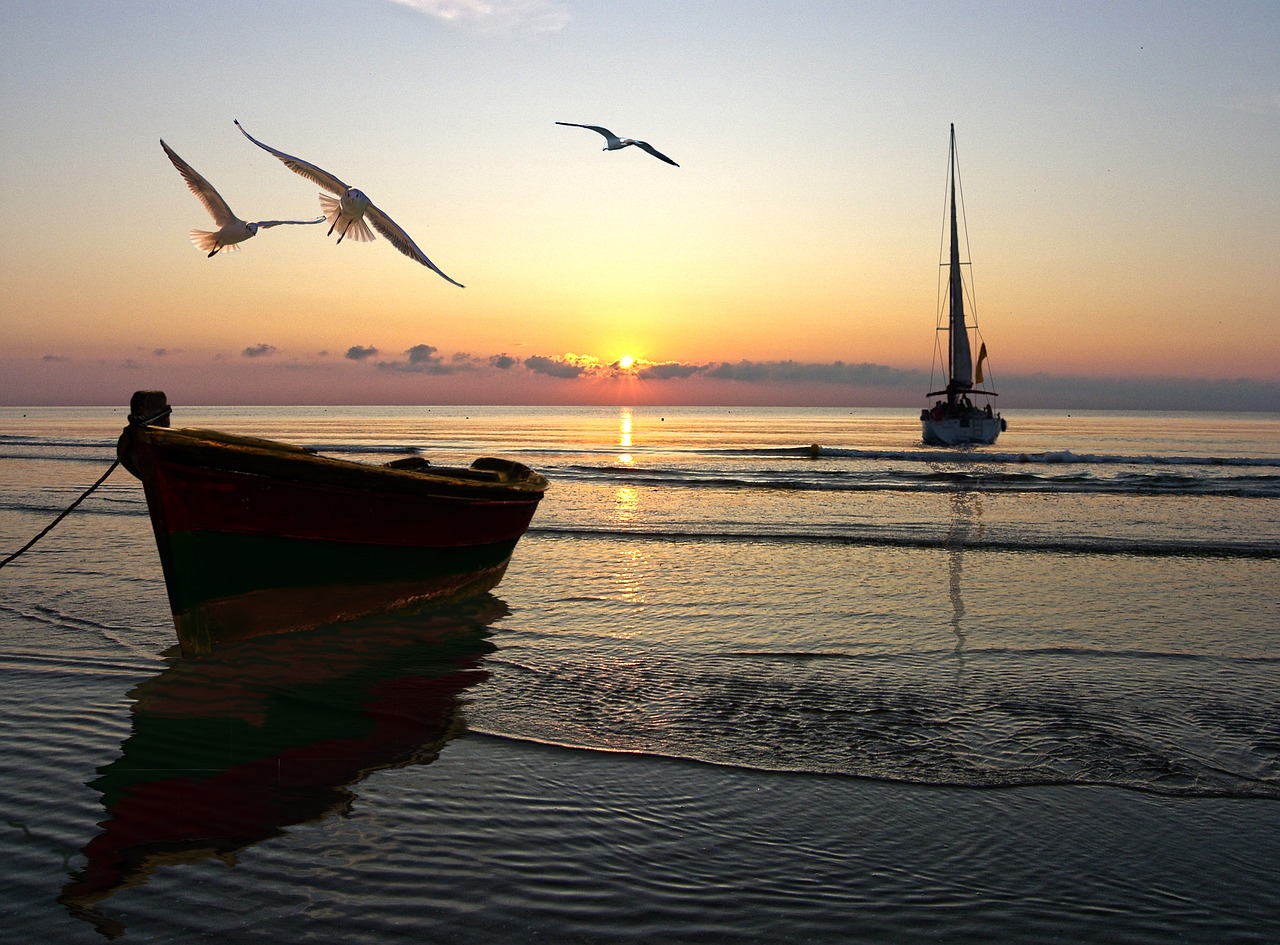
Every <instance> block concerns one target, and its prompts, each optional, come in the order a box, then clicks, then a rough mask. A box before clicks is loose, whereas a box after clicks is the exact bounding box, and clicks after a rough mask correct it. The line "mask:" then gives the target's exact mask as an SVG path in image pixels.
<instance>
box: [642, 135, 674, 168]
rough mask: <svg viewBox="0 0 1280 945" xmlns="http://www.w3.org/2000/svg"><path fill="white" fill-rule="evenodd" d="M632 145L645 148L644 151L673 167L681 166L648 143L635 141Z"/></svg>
mask: <svg viewBox="0 0 1280 945" xmlns="http://www.w3.org/2000/svg"><path fill="white" fill-rule="evenodd" d="M632 144H634V145H635V146H636V147H637V148H644V150H646V151H648V152H649V153H650V154H652V155H653V156H654V157H656V158H657V159H658V160H659V161H666V162H667V163H668V164H670V165H672V166H673V167H679V166H680V165H679V164H677V163H676V162H675V161H673V160H671V158H669V157H667V156H666V155H665V154H663V153H662V152H661V151H659V150H658V149H657V148H655V147H654V146H653V145H651V144H650V143H649V142H648V141H633V142H632Z"/></svg>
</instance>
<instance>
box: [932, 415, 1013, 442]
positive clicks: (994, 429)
mask: <svg viewBox="0 0 1280 945" xmlns="http://www.w3.org/2000/svg"><path fill="white" fill-rule="evenodd" d="M920 426H921V432H922V433H923V435H924V441H925V442H926V443H928V444H929V445H930V446H965V445H967V444H972V445H975V446H989V445H990V444H992V443H994V442H995V441H996V437H998V436H999V435H1000V431H1001V430H1003V429H1004V420H1002V419H1001V418H1000V416H999V415H996V416H994V417H988V416H987V415H986V413H984V412H982V411H977V410H975V411H974V412H973V413H971V414H969V415H968V416H958V417H955V416H953V417H943V418H942V419H940V420H934V419H933V418H932V417H922V418H921V420H920Z"/></svg>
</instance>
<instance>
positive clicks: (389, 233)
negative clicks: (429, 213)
mask: <svg viewBox="0 0 1280 945" xmlns="http://www.w3.org/2000/svg"><path fill="white" fill-rule="evenodd" d="M364 215H365V219H366V220H368V221H369V222H370V223H371V224H373V228H374V229H375V230H377V231H378V232H379V233H381V234H382V235H383V236H385V237H386V238H387V241H388V242H389V243H390V244H391V245H392V246H394V247H395V248H396V249H398V250H400V252H402V253H404V254H405V255H406V256H408V257H409V258H410V259H412V260H415V261H416V262H420V263H422V265H424V266H426V267H427V268H428V269H431V270H432V271H434V272H435V273H436V274H437V275H439V276H440V277H441V278H442V279H444V280H445V281H446V282H452V283H453V284H454V285H456V286H457V287H458V288H459V289H465V288H466V286H464V285H463V284H462V283H461V282H457V281H455V280H453V279H450V278H449V277H448V276H446V275H445V274H444V273H443V272H441V271H440V269H439V267H437V266H436V264H435V263H433V262H432V261H431V260H430V259H428V258H427V254H426V253H424V252H423V251H422V250H420V249H418V244H417V243H415V242H414V241H413V240H411V239H410V238H409V234H408V233H406V232H405V231H404V230H402V229H400V226H399V224H397V223H396V221H395V220H393V219H391V217H389V216H387V215H386V214H385V213H383V212H382V211H381V210H379V209H378V208H377V207H375V206H374V205H373V204H369V207H368V209H366V210H365V212H364Z"/></svg>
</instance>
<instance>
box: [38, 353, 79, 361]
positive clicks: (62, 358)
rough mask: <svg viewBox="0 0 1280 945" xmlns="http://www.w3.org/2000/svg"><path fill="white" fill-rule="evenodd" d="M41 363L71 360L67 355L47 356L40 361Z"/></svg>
mask: <svg viewBox="0 0 1280 945" xmlns="http://www.w3.org/2000/svg"><path fill="white" fill-rule="evenodd" d="M40 360H41V361H70V360H71V359H70V358H69V357H67V356H66V355H65V354H46V355H45V356H44V357H42V358H41V359H40Z"/></svg>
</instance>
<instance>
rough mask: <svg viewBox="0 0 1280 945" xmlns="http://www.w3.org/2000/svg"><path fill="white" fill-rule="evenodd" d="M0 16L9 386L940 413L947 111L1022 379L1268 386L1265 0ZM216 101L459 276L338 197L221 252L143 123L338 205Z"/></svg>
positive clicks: (292, 5) (1271, 108)
mask: <svg viewBox="0 0 1280 945" xmlns="http://www.w3.org/2000/svg"><path fill="white" fill-rule="evenodd" d="M0 13H2V16H3V21H2V23H0V51H2V52H3V56H2V58H0V70H3V82H2V83H0V107H2V109H3V118H4V126H5V133H4V147H3V149H0V172H2V173H3V180H4V182H5V190H6V195H5V205H6V220H5V224H4V226H3V227H0V276H2V277H3V294H2V295H0V345H2V348H0V404H7V405H28V404H32V405H34V404H72V405H76V404H116V403H119V404H123V403H126V402H127V401H128V397H129V394H130V393H131V392H132V391H133V390H134V389H137V388H145V387H155V388H162V389H164V390H166V391H167V392H168V394H169V398H170V400H171V401H172V402H175V403H203V404H213V403H229V404H238V403H244V404H251V403H279V404H302V403H357V404H358V403H368V404H378V403H565V404H572V403H659V404H678V403H695V404H698V403H700V404H750V403H760V404H779V405H789V404H814V405H841V406H843V405H848V406H855V407H856V406H868V407H870V406H897V405H904V406H918V405H920V404H921V403H923V402H924V394H925V391H926V390H928V389H929V386H928V385H929V383H930V364H931V358H932V351H933V341H934V318H935V312H936V307H937V269H938V267H937V262H938V252H939V245H940V239H941V236H942V224H943V196H944V185H945V173H946V160H947V136H948V125H949V124H950V123H952V122H954V123H955V126H956V133H957V140H958V145H959V155H960V169H961V172H962V176H963V189H964V199H965V207H966V211H967V219H968V229H969V242H970V248H971V251H972V257H973V266H972V275H973V278H974V280H975V295H976V300H977V315H978V320H979V324H980V326H981V328H982V331H983V336H984V338H985V340H986V342H987V346H988V349H989V351H990V360H989V369H990V371H991V374H992V375H993V377H994V381H995V386H996V389H997V390H999V391H1000V393H1001V398H1000V406H1001V407H1003V408H1004V409H1005V410H1006V411H1014V410H1016V409H1017V408H1018V407H1027V408H1031V407H1068V408H1069V407H1081V408H1083V407H1113V408H1126V407H1133V408H1153V407H1161V406H1173V407H1181V408H1187V407H1197V406H1203V407H1209V408H1213V409H1266V410H1276V409H1278V407H1277V405H1278V404H1280V328H1278V327H1277V315H1278V314H1280V183H1278V181H1280V59H1278V58H1277V52H1276V51H1277V49H1280V6H1277V4H1276V3H1275V2H1274V0H1258V2H1231V0H1227V2H1222V3H1214V4H1205V3H1203V2H1202V0H1190V2H1181V0H1168V2H1164V0H1161V2H1121V3H1116V2H1115V0H1105V2H1089V0H1086V2H1075V0H1073V2H1070V3H1066V2H1063V3H1058V2H1043V3H1041V2H1033V3H1025V2H1009V3H980V2H975V3H908V2H901V3H899V2H853V0H792V2H761V0H643V2H642V0H634V2H633V0H609V2H603V0H600V2H596V0H224V2H219V3H207V2H201V3H189V2H185V0H155V2H148V3H142V2H133V0H118V2H97V0H91V2H85V0H0ZM233 119H239V121H240V122H241V123H242V124H243V125H244V127H245V128H246V130H248V131H249V133H251V134H253V135H254V136H255V137H257V138H259V139H261V140H262V141H264V142H266V143H267V144H269V145H272V146H274V147H276V148H278V149H280V150H282V151H286V152H288V153H291V154H294V155H297V156H299V157H301V158H304V159H306V160H308V161H311V162H312V163H314V164H317V165H319V166H320V167H323V168H325V169H326V170H328V171H331V172H332V173H334V174H336V175H337V176H338V177H340V178H342V179H343V180H344V181H346V182H347V183H348V184H351V185H354V186H357V187H360V188H361V189H363V190H364V191H365V192H366V193H367V194H368V195H369V196H370V198H371V199H372V200H373V201H374V202H375V203H376V204H377V205H378V206H379V207H381V208H382V209H383V210H384V211H385V212H386V213H388V214H389V215H390V216H391V217H392V218H393V219H394V220H395V221H396V222H397V223H399V224H400V225H401V226H402V227H403V228H404V229H405V230H406V231H407V232H408V233H409V234H410V235H411V236H412V237H413V238H414V239H415V240H416V242H417V243H418V245H419V246H421V247H422V249H423V250H424V251H425V252H426V253H427V255H429V256H430V257H431V259H432V260H433V261H434V262H435V263H436V264H437V265H438V266H439V267H440V268H441V269H442V270H443V271H444V272H446V273H448V274H449V275H450V276H451V277H453V278H454V279H456V280H458V281H459V282H461V283H464V284H465V285H466V288H462V289H460V288H457V287H455V286H453V285H450V284H449V283H448V282H446V281H445V280H443V279H441V278H440V277H439V276H437V275H436V274H435V273H433V272H431V271H430V270H428V269H426V268H425V267H422V266H419V265H417V264H415V263H414V262H412V261H410V260H409V259H407V258H405V257H404V256H402V255H400V254H399V253H398V252H396V251H395V250H394V249H393V248H392V247H391V246H390V244H389V243H388V242H387V241H386V240H385V239H382V238H381V237H380V238H378V239H377V240H376V241H375V242H373V243H371V244H363V243H351V242H350V241H347V242H344V243H343V244H342V245H340V246H335V245H334V239H333V238H332V237H330V238H326V237H325V229H326V227H324V226H315V227H278V228H273V229H270V230H264V231H262V232H261V233H259V234H258V236H257V237H255V238H253V239H251V240H249V241H248V242H246V243H244V244H243V246H242V249H241V251H240V252H237V253H234V254H219V255H218V256H216V257H214V258H212V259H208V258H205V256H204V254H203V253H201V252H198V251H197V250H196V249H194V248H193V247H192V245H191V244H190V242H189V241H188V238H187V232H188V230H190V229H192V228H201V229H213V228H214V227H213V226H212V221H211V220H210V218H209V216H208V215H207V214H206V213H205V211H204V209H203V208H202V207H201V205H200V204H199V203H198V202H197V200H196V199H195V197H193V196H192V194H191V193H190V192H189V191H188V190H187V188H186V186H185V184H184V183H183V181H182V179H181V178H180V177H179V175H178V173H177V172H176V171H175V169H174V168H173V166H172V165H171V164H170V163H169V161H168V159H167V158H166V156H165V154H164V153H163V151H162V150H161V148H160V143H159V141H160V139H161V138H163V139H164V140H165V141H166V142H167V143H168V144H169V145H170V146H171V147H172V148H173V149H174V150H175V151H176V152H177V153H178V154H180V155H181V156H182V157H183V158H184V159H185V160H186V161H187V162H188V163H190V164H191V165H192V166H193V167H194V168H195V169H196V170H197V171H199V172H200V173H201V174H203V175H204V176H205V177H206V178H208V179H209V181H210V182H211V183H212V184H213V186H214V187H216V188H217V189H218V190H219V191H220V192H221V194H222V196H223V197H224V198H226V200H227V201H228V203H229V204H230V205H231V208H232V209H233V210H234V211H235V212H236V214H237V215H239V216H240V217H242V218H244V219H248V220H262V219H305V218H307V217H314V216H316V215H318V213H319V204H318V201H317V194H318V192H319V188H318V187H316V186H315V185H314V184H312V183H310V182H309V181H306V180H304V179H303V178H301V177H299V176H297V175H295V174H293V173H292V172H290V171H289V170H288V169H286V168H285V167H284V166H283V165H282V164H280V163H279V162H278V161H276V160H275V159H274V158H272V157H271V156H270V155H268V154H266V153H265V152H263V151H261V150H259V149H258V148H256V147H254V146H253V145H252V144H251V143H250V142H249V141H247V140H246V139H245V138H243V137H242V136H241V135H240V134H239V132H238V131H237V130H236V128H235V126H234V125H233V123H232V121H233ZM557 121H567V122H581V123H590V124H599V125H604V126H607V127H609V128H612V129H613V130H614V131H615V132H617V133H619V134H622V135H626V136H631V137H636V138H642V139H645V140H647V141H649V142H651V143H652V144H653V145H654V146H655V147H656V148H658V149H659V150H661V151H663V152H665V153H666V154H668V155H670V156H671V157H672V158H673V159H674V160H675V161H677V162H678V163H679V164H680V167H678V168H676V167H671V166H669V165H667V164H664V163H662V162H661V161H658V160H656V159H654V158H653V157H651V156H649V155H647V154H645V153H643V152H642V151H640V150H639V149H637V148H628V149H625V150H623V151H619V152H610V153H604V152H603V151H602V150H601V149H602V146H603V143H604V142H603V139H602V138H600V136H598V135H596V134H594V133H593V132H591V131H587V130H584V129H578V128H567V127H561V126H558V125H556V124H555V122H557ZM624 358H625V359H628V360H627V361H621V359H624Z"/></svg>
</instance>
